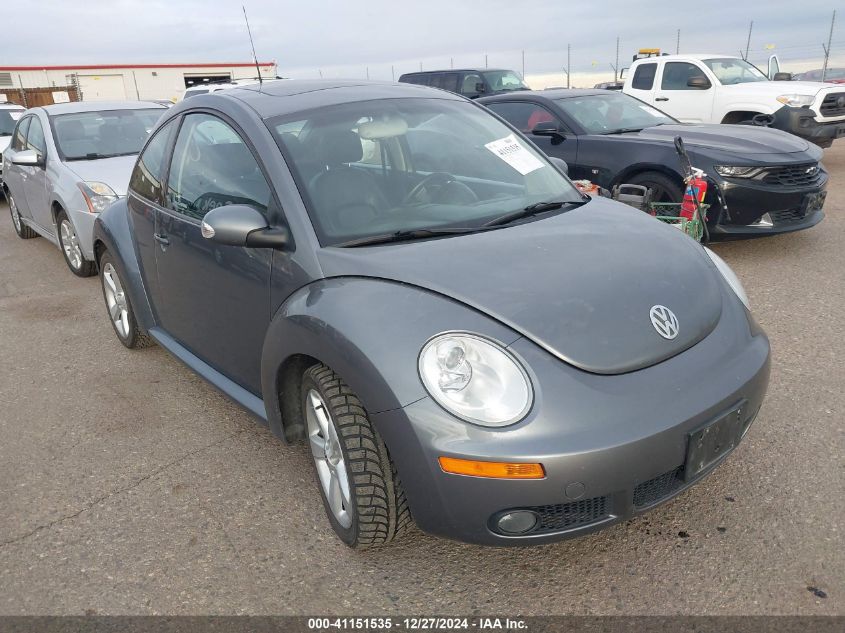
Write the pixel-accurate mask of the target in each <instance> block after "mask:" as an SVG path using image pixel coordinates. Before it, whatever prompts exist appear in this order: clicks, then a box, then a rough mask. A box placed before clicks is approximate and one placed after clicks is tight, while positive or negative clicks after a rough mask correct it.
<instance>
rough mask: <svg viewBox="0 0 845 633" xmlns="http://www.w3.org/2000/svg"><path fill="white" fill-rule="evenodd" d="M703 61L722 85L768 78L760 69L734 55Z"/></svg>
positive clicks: (766, 79)
mask: <svg viewBox="0 0 845 633" xmlns="http://www.w3.org/2000/svg"><path fill="white" fill-rule="evenodd" d="M704 63H705V64H706V65H707V67H708V68H709V69H710V70H712V71H713V74H714V75H716V79H718V80H719V82H720V83H721V84H722V85H723V86H730V85H732V84H745V83H749V82H752V81H768V80H769V78H768V77H766V74H765V73H764V72H763V71H762V70H760V69H759V68H757V67H756V66H754V65H752V64H749V63H748V62H747V61H744V60H742V59H736V58H734V57H725V58H722V59H705V60H704Z"/></svg>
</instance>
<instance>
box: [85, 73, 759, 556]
mask: <svg viewBox="0 0 845 633" xmlns="http://www.w3.org/2000/svg"><path fill="white" fill-rule="evenodd" d="M95 252H96V257H97V261H98V264H99V270H100V276H101V280H102V286H103V294H104V297H105V301H106V304H107V307H108V313H109V316H110V319H111V322H112V325H113V327H114V330H115V332H116V333H117V336H118V337H119V339H120V340H121V342H122V343H123V344H124V345H126V346H127V347H142V346H145V345H148V344H150V343H152V342H153V341H154V342H157V343H158V344H159V345H161V346H162V347H164V348H166V349H167V350H169V351H170V352H171V353H173V354H174V355H175V356H177V357H178V358H179V359H180V360H182V361H183V362H185V363H186V364H187V365H188V366H189V367H190V368H191V369H193V370H194V371H196V372H197V373H199V374H200V375H202V376H203V377H204V378H206V379H207V380H208V381H209V382H211V383H212V384H213V385H215V386H216V387H217V388H219V389H220V390H221V391H223V392H224V393H225V394H227V395H228V396H229V397H231V398H232V399H233V400H235V401H236V402H238V403H240V404H241V405H243V406H244V407H245V408H246V409H248V410H249V411H251V412H252V413H253V414H254V415H255V416H257V417H258V418H259V419H261V420H262V421H264V422H266V423H267V424H268V425H269V427H270V429H272V431H273V433H275V434H276V435H277V436H278V437H279V438H281V439H282V440H283V441H285V442H296V441H304V442H305V443H306V444H307V445H308V447H309V449H310V451H311V453H312V455H313V459H314V464H315V466H316V479H317V480H318V482H319V488H320V491H321V494H322V496H323V502H324V505H325V508H326V513H327V515H328V519H329V521H330V523H331V525H332V527H333V528H334V530H335V531H336V532H337V534H338V536H339V537H340V538H341V539H342V540H343V541H344V542H345V543H347V544H348V545H350V546H353V547H359V548H364V547H369V546H373V545H378V544H382V543H386V542H388V541H391V540H392V539H394V538H395V537H396V536H397V535H399V534H400V533H401V532H402V531H403V529H405V528H406V527H407V526H408V525H409V524H410V522H411V521H412V520H413V521H414V522H415V523H416V524H417V525H418V526H419V527H420V528H422V529H423V530H425V531H427V532H430V533H432V534H437V535H442V536H446V537H450V538H455V539H460V540H463V541H468V542H473V543H483V544H487V545H511V544H530V543H543V542H547V541H552V540H557V539H561V538H566V537H571V536H578V535H582V534H585V533H588V532H591V531H594V530H597V529H600V528H602V527H605V526H607V525H611V524H613V523H615V522H618V521H620V520H622V519H625V518H629V517H631V516H633V515H636V514H638V513H641V512H643V511H645V510H648V509H649V508H651V507H653V506H655V505H656V504H659V503H661V502H663V501H666V500H667V499H669V498H671V497H673V496H674V495H676V494H678V493H679V492H680V491H681V490H683V489H684V488H686V487H687V486H689V485H691V484H692V483H694V482H696V481H697V480H699V479H700V478H701V477H703V476H705V475H706V474H707V473H709V472H710V471H711V470H712V469H713V468H714V467H715V466H716V465H717V464H719V463H720V462H721V461H722V460H723V459H724V458H725V457H726V456H727V455H728V454H729V453H730V452H731V451H732V450H733V449H734V448H735V447H736V446H737V444H738V443H739V441H740V440H741V439H742V437H743V436H744V435H745V433H746V432H747V430H748V428H749V426H750V424H751V422H752V421H753V420H754V418H755V416H756V415H757V412H758V411H759V409H760V405H761V402H762V400H763V396H764V394H765V391H766V387H767V383H768V376H769V344H768V340H767V338H766V336H765V334H764V333H763V332H762V330H761V329H760V327H759V326H758V325H757V324H756V323H755V321H754V319H753V317H752V316H751V313H750V312H749V309H748V300H747V298H746V296H745V293H744V291H743V289H742V286H741V285H740V283H739V281H738V280H737V278H736V276H735V275H734V274H733V273H732V272H731V270H730V268H728V266H727V265H726V264H725V263H724V262H723V261H722V260H721V259H719V257H718V256H716V255H715V254H714V253H712V252H710V251H709V250H707V249H705V248H702V247H701V246H700V245H699V244H698V243H696V242H695V241H693V240H692V239H690V238H688V237H687V236H685V235H683V234H682V233H681V232H679V231H678V230H676V229H675V228H672V227H670V226H667V225H664V224H662V223H660V222H657V221H655V220H654V219H652V218H651V217H649V216H648V215H646V214H644V213H640V212H638V211H635V210H633V209H631V208H630V207H627V206H623V205H621V204H618V203H615V202H612V201H609V200H607V199H592V200H591V199H589V198H585V197H583V196H582V195H580V194H579V193H578V192H577V191H576V189H575V188H574V187H573V185H572V184H571V182H570V181H569V180H568V179H567V178H566V177H565V176H564V175H563V173H561V171H559V170H558V168H557V167H556V166H555V165H553V164H551V163H550V162H549V161H548V160H547V159H546V158H545V157H544V156H543V155H542V154H541V153H540V152H539V151H538V150H537V149H536V148H535V147H534V146H533V145H532V144H531V142H530V141H528V140H527V139H525V138H524V137H522V136H521V135H520V134H519V132H517V131H515V130H514V129H513V128H511V127H509V126H508V125H507V124H506V123H504V122H503V121H502V120H501V119H499V118H497V117H496V116H494V115H493V114H491V113H489V112H488V111H486V110H485V109H484V108H482V107H480V106H478V105H476V104H474V103H472V102H470V101H468V100H466V99H464V98H463V97H460V96H457V95H454V94H451V93H447V92H443V91H439V90H434V89H431V88H425V87H421V86H414V85H397V84H380V83H369V82H329V81H303V82H300V81H281V82H273V83H265V84H264V85H263V86H250V87H244V88H236V89H232V90H227V91H222V92H218V93H216V94H210V95H201V96H197V97H194V98H192V99H190V100H189V101H187V102H183V103H181V104H179V105H177V106H175V107H174V108H172V109H171V110H169V111H168V112H167V113H166V114H165V116H164V117H163V118H162V119H161V120H160V121H159V123H158V124H157V126H156V128H155V129H154V130H153V132H152V134H151V137H150V139H149V140H148V141H147V144H146V146H145V148H144V149H143V150H142V152H141V155H140V156H139V159H138V162H137V164H136V166H135V169H134V172H133V174H132V178H131V182H130V184H129V191H128V196H127V198H126V199H125V200H121V201H119V202H117V203H116V204H114V205H113V206H112V207H110V208H109V209H108V210H106V211H105V212H103V213H102V214H101V215H100V217H99V219H98V220H97V222H96V225H95Z"/></svg>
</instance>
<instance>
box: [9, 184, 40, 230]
mask: <svg viewBox="0 0 845 633" xmlns="http://www.w3.org/2000/svg"><path fill="white" fill-rule="evenodd" d="M6 197H7V198H8V202H9V213H11V214H12V224H13V225H14V226H15V233H17V234H18V237H19V238H21V239H22V240H28V239H32V238H33V237H38V233H36V232H35V231H33V230H32V229H31V228H30V227H28V226H27V225H26V224H24V223H23V220H22V219H21V213H20V211H18V205H17V204H15V199H14V198H13V197H12V196H11V194H10V195H8V196H6Z"/></svg>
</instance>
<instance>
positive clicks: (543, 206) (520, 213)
mask: <svg viewBox="0 0 845 633" xmlns="http://www.w3.org/2000/svg"><path fill="white" fill-rule="evenodd" d="M589 201H590V200H589V198H588V199H586V200H550V201H549V202H536V203H534V204H529V205H528V206H527V207H525V208H524V209H519V210H517V211H511V212H510V213H505V214H504V215H500V216H499V217H498V218H493V219H492V220H489V221H487V222H485V223H484V224H482V225H481V226H488V227H489V226H501V225H502V224H510V223H511V222H515V221H516V220H521V219H522V218H527V217H530V216H532V215H537V214H538V213H544V212H546V211H555V210H556V209H560V208H562V207H564V206H571V207H573V208H574V207H580V206H581V205H583V204H587V203H588V202H589Z"/></svg>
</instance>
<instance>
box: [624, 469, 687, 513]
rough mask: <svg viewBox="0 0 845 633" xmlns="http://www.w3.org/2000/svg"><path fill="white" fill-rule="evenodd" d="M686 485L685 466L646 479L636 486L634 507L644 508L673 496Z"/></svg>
mask: <svg viewBox="0 0 845 633" xmlns="http://www.w3.org/2000/svg"><path fill="white" fill-rule="evenodd" d="M683 485H684V467H683V466H678V467H677V468H673V469H672V470H670V471H667V472H665V473H663V474H662V475H658V476H657V477H654V478H653V479H649V480H648V481H644V482H643V483H641V484H639V485H637V487H636V488H634V507H636V508H644V507H646V506H650V505H653V504H655V503H657V502H658V501H661V500H663V499H666V498H667V497H670V496H672V494H673V493H675V492H676V491H677V490H678V489H679V488H681V487H682V486H683Z"/></svg>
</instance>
